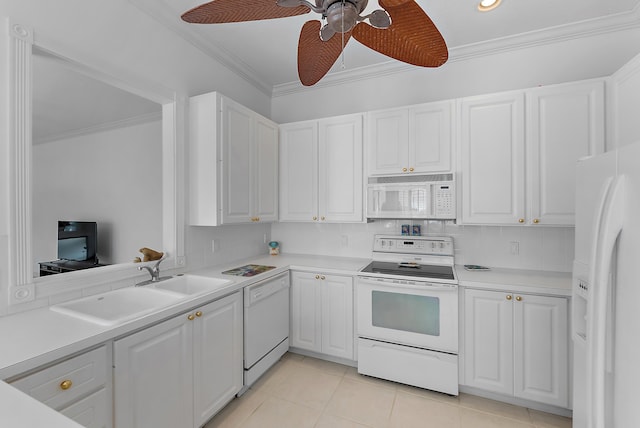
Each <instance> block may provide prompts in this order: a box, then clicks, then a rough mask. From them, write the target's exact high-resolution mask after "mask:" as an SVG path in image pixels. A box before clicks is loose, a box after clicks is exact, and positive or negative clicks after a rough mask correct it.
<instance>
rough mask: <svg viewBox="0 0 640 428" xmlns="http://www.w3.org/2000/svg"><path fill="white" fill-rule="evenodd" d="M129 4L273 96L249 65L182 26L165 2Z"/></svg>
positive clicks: (143, 0)
mask: <svg viewBox="0 0 640 428" xmlns="http://www.w3.org/2000/svg"><path fill="white" fill-rule="evenodd" d="M129 2H130V3H131V4H133V5H134V6H136V7H137V8H138V9H140V10H141V11H142V12H143V13H146V14H147V15H149V16H150V17H151V18H153V19H154V20H155V21H157V22H158V23H160V24H161V25H163V26H164V27H166V28H167V29H169V30H170V31H172V32H174V33H176V34H177V35H178V36H180V37H181V38H182V39H183V40H185V41H186V42H188V43H189V44H191V45H192V46H194V47H195V48H196V49H198V50H200V51H201V52H203V53H204V54H205V55H207V56H209V57H210V58H213V59H214V60H215V61H217V62H219V63H220V64H222V65H223V66H224V67H226V68H227V69H229V70H230V71H232V72H233V73H235V74H237V75H238V76H240V77H241V78H243V79H244V80H246V81H247V82H248V83H249V84H251V85H252V86H254V87H255V88H256V89H258V90H259V91H261V92H263V93H264V94H265V95H268V96H271V93H272V90H273V87H272V85H271V84H270V83H268V82H266V81H265V80H264V79H262V78H261V77H260V76H259V75H258V74H257V73H256V72H255V71H254V70H253V69H252V68H251V67H250V66H249V65H248V64H247V63H245V62H244V61H242V60H240V59H239V58H238V57H236V56H235V55H233V54H232V53H230V52H229V51H227V50H225V49H222V48H220V47H219V46H215V45H212V44H211V42H210V41H208V40H207V39H205V38H204V37H202V36H200V35H199V34H198V33H197V32H196V31H195V30H192V29H191V27H190V26H185V25H181V21H180V20H178V19H176V17H175V16H174V15H173V14H171V13H170V12H169V11H168V10H167V8H166V7H163V2H161V1H158V0H129Z"/></svg>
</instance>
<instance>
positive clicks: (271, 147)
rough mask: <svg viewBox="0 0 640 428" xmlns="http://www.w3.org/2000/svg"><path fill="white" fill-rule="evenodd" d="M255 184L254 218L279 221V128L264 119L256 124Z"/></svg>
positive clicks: (258, 119) (259, 118) (260, 118)
mask: <svg viewBox="0 0 640 428" xmlns="http://www.w3.org/2000/svg"><path fill="white" fill-rule="evenodd" d="M253 158H254V161H255V165H256V166H255V168H252V170H254V171H255V173H256V174H255V175H256V182H255V183H254V184H255V186H254V190H253V194H254V201H255V207H254V209H253V210H252V212H253V216H254V217H255V218H256V219H257V220H258V221H263V222H273V221H277V220H278V126H277V125H276V124H275V123H273V122H271V121H269V120H267V119H264V118H262V117H259V116H258V117H257V120H256V124H255V148H254V156H253Z"/></svg>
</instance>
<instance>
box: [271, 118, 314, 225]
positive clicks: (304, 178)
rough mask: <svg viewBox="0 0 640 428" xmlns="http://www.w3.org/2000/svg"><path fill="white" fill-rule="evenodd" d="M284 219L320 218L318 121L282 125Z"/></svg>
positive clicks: (310, 219)
mask: <svg viewBox="0 0 640 428" xmlns="http://www.w3.org/2000/svg"><path fill="white" fill-rule="evenodd" d="M280 220H281V221H317V220H318V124H317V122H315V121H311V122H300V123H293V124H286V125H281V126H280Z"/></svg>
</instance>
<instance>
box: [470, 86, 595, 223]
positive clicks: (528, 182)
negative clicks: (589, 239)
mask: <svg viewBox="0 0 640 428" xmlns="http://www.w3.org/2000/svg"><path fill="white" fill-rule="evenodd" d="M525 103H526V108H525ZM460 108H461V112H460V114H461V126H460V140H459V143H460V163H461V168H460V169H461V179H462V186H461V187H462V191H461V199H462V201H461V202H462V203H461V206H462V223H466V224H507V225H508V224H512V225H515V224H530V225H561V226H571V225H573V224H574V216H575V208H574V205H575V199H574V193H575V185H576V183H575V177H574V176H575V174H574V170H575V165H576V162H577V160H578V159H579V158H581V157H584V156H591V155H594V154H597V153H601V152H602V151H603V150H604V82H603V81H602V80H593V81H584V82H576V83H569V84H562V85H553V86H548V87H540V88H533V89H529V90H527V91H513V92H506V93H500V94H492V95H483V96H477V97H470V98H464V99H462V101H461V102H460ZM525 130H526V132H525Z"/></svg>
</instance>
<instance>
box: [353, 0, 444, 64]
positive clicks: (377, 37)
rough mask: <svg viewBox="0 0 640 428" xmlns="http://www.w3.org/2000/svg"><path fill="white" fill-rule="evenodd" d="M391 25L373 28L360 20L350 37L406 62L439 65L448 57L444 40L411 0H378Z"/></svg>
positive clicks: (429, 19) (422, 11) (431, 22)
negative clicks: (389, 17) (383, 27)
mask: <svg viewBox="0 0 640 428" xmlns="http://www.w3.org/2000/svg"><path fill="white" fill-rule="evenodd" d="M379 4H380V6H382V7H383V8H384V9H385V10H386V11H387V13H388V14H389V16H391V26H390V27H389V28H386V29H379V28H374V27H372V26H371V25H369V24H367V23H365V22H361V23H359V24H358V25H356V26H355V28H354V29H353V37H354V38H355V39H356V40H357V41H359V42H360V43H362V44H363V45H365V46H367V47H369V48H371V49H373V50H375V51H378V52H380V53H381V54H384V55H387V56H389V57H391V58H394V59H397V60H399V61H402V62H406V63H408V64H413V65H418V66H421V67H439V66H441V65H442V64H444V63H445V62H447V59H448V58H449V51H448V50H447V44H446V43H445V41H444V38H443V37H442V34H440V31H438V29H437V28H436V26H435V24H434V23H433V21H431V18H429V16H427V14H426V13H425V11H424V10H422V8H421V7H420V6H419V5H418V4H417V3H416V2H415V1H414V0H380V1H379Z"/></svg>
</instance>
